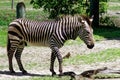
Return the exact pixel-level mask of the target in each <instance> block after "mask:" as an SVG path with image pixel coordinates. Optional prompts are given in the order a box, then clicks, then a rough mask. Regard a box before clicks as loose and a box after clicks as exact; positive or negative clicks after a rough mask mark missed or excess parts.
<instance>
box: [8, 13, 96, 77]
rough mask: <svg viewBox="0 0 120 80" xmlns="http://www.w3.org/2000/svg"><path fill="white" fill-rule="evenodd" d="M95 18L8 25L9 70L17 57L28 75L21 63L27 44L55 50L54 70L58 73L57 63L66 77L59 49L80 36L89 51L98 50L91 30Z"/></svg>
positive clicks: (67, 18)
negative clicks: (56, 69)
mask: <svg viewBox="0 0 120 80" xmlns="http://www.w3.org/2000/svg"><path fill="white" fill-rule="evenodd" d="M91 23H92V18H88V17H86V16H81V15H67V16H63V17H59V18H56V19H54V20H48V21H33V20H29V19H23V18H20V19H16V20H13V21H12V22H11V23H10V24H9V26H8V42H7V56H8V62H9V70H10V72H11V73H15V71H14V69H13V63H12V59H13V55H14V54H15V58H16V61H17V63H18V66H19V69H20V71H22V74H27V71H26V70H25V69H24V67H23V65H22V61H21V54H22V51H23V49H24V47H25V46H26V45H27V44H31V45H37V46H46V47H50V49H51V61H50V71H51V73H52V75H56V72H55V71H54V61H55V59H56V58H57V59H58V62H59V73H60V75H62V73H63V69H62V56H61V54H60V51H59V49H60V48H61V47H62V46H63V45H64V43H65V41H67V40H69V39H73V40H75V39H76V38H77V36H79V37H80V39H81V40H83V41H84V43H85V44H86V45H87V47H88V48H90V49H92V48H93V47H94V37H93V29H92V27H91Z"/></svg>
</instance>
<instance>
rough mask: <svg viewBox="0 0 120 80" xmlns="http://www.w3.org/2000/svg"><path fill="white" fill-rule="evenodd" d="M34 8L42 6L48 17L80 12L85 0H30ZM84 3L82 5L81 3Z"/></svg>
mask: <svg viewBox="0 0 120 80" xmlns="http://www.w3.org/2000/svg"><path fill="white" fill-rule="evenodd" d="M31 4H33V7H34V8H43V9H44V10H46V11H48V12H49V13H50V16H49V17H50V18H55V17H56V16H58V15H60V14H76V13H82V11H83V6H84V5H86V6H88V4H87V3H86V4H85V0H31ZM83 4H84V5H83Z"/></svg>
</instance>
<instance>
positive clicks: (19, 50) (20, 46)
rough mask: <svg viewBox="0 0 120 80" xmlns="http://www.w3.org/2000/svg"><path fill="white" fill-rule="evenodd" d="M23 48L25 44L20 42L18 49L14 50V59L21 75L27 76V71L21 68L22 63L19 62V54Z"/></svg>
mask: <svg viewBox="0 0 120 80" xmlns="http://www.w3.org/2000/svg"><path fill="white" fill-rule="evenodd" d="M24 46H25V43H24V42H21V43H20V45H19V47H18V48H17V50H16V53H15V58H16V61H17V63H18V66H19V69H20V71H22V73H23V74H27V71H26V70H25V69H24V68H23V65H22V62H21V54H22V51H23V49H24Z"/></svg>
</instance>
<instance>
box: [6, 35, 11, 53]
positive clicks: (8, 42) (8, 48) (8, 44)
mask: <svg viewBox="0 0 120 80" xmlns="http://www.w3.org/2000/svg"><path fill="white" fill-rule="evenodd" d="M10 46H11V43H10V39H9V37H8V38H7V52H8V51H9V50H10Z"/></svg>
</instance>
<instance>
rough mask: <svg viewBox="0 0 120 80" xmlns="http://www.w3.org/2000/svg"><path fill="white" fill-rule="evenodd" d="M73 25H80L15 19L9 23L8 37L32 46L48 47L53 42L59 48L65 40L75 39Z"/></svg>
mask: <svg viewBox="0 0 120 80" xmlns="http://www.w3.org/2000/svg"><path fill="white" fill-rule="evenodd" d="M73 23H74V24H73ZM69 25H70V26H69ZM75 25H76V26H77V25H80V24H77V22H70V23H69V22H63V21H45V22H38V21H31V20H26V19H17V20H15V21H13V22H12V23H10V25H9V29H8V33H9V36H15V37H16V38H15V40H18V41H19V42H20V41H25V42H27V43H30V44H32V45H38V46H50V45H51V42H52V41H53V40H54V43H55V44H57V45H56V46H57V47H61V46H63V44H64V42H65V41H66V40H68V39H75V38H76V37H77V34H76V33H75V32H76V31H74V26H75ZM15 34H16V35H15ZM71 34H73V35H71ZM9 39H12V37H9Z"/></svg>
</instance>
